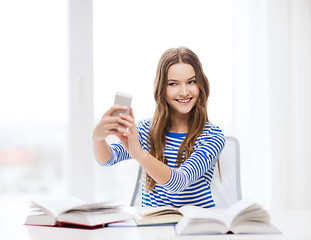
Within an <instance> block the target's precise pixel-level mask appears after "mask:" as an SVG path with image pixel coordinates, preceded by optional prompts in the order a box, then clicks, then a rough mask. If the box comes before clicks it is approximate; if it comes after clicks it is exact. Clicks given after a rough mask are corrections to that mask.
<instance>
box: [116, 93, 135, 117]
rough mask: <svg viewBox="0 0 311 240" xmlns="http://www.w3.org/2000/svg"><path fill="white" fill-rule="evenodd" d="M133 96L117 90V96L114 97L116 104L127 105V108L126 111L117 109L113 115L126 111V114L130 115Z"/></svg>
mask: <svg viewBox="0 0 311 240" xmlns="http://www.w3.org/2000/svg"><path fill="white" fill-rule="evenodd" d="M132 98H133V96H132V95H130V94H127V93H123V92H116V96H115V99H114V105H121V106H126V107H127V109H126V110H125V111H122V110H117V111H115V112H114V113H113V114H112V116H118V115H119V114H120V113H124V114H127V115H129V114H130V107H131V103H132Z"/></svg>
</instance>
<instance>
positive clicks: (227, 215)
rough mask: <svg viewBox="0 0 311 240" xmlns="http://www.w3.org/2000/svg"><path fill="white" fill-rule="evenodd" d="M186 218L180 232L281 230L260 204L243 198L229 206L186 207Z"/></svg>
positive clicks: (177, 227)
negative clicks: (211, 207)
mask: <svg viewBox="0 0 311 240" xmlns="http://www.w3.org/2000/svg"><path fill="white" fill-rule="evenodd" d="M179 211H180V212H181V213H182V214H183V216H184V217H183V218H182V219H181V220H180V221H179V222H178V223H177V224H176V225H175V230H176V233H177V234H225V233H267V234H268V233H269V234H270V233H280V231H279V230H278V229H277V228H276V227H275V226H273V225H272V224H271V223H270V216H269V214H268V212H267V211H266V210H264V209H263V208H262V207H261V206H260V205H259V204H257V203H255V202H253V201H250V200H241V201H239V202H237V203H235V204H233V205H232V206H231V207H230V208H228V209H217V208H214V209H202V208H199V207H195V206H184V207H182V208H180V209H179Z"/></svg>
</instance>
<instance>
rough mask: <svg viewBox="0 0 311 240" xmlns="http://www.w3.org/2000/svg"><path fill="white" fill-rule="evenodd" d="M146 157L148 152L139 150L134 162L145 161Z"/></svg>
mask: <svg viewBox="0 0 311 240" xmlns="http://www.w3.org/2000/svg"><path fill="white" fill-rule="evenodd" d="M148 155H149V152H148V151H147V150H144V149H142V148H141V149H140V151H139V153H138V154H137V155H136V157H135V159H136V161H138V162H141V161H143V160H144V159H146V158H147V156H148Z"/></svg>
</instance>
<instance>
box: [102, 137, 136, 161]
mask: <svg viewBox="0 0 311 240" xmlns="http://www.w3.org/2000/svg"><path fill="white" fill-rule="evenodd" d="M110 150H111V158H110V160H109V161H107V162H105V163H101V162H99V164H100V165H103V166H112V165H114V164H116V163H118V162H121V161H123V160H127V159H130V158H131V156H130V154H129V153H128V152H127V151H126V150H125V148H124V146H123V145H122V143H121V142H118V143H112V144H110Z"/></svg>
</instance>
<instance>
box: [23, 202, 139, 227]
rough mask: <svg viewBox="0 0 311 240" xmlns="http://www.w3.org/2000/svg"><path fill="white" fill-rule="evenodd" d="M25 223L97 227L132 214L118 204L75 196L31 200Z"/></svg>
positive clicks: (130, 216)
mask: <svg viewBox="0 0 311 240" xmlns="http://www.w3.org/2000/svg"><path fill="white" fill-rule="evenodd" d="M30 207H31V213H30V214H29V215H28V216H27V217H26V221H25V225H39V226H59V227H81V228H96V227H102V226H104V225H106V224H109V223H114V222H120V221H125V220H128V219H132V218H133V217H132V214H131V213H130V212H129V211H127V209H126V208H123V207H121V206H118V205H114V204H110V203H106V202H99V203H86V202H84V201H82V200H80V199H77V198H73V197H64V198H56V199H41V200H36V201H32V202H31V206H30Z"/></svg>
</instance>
